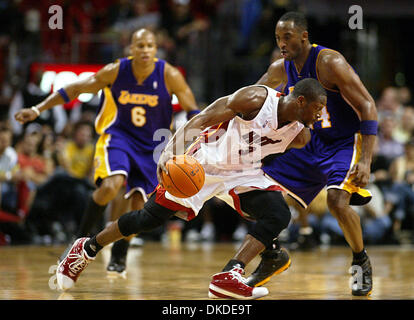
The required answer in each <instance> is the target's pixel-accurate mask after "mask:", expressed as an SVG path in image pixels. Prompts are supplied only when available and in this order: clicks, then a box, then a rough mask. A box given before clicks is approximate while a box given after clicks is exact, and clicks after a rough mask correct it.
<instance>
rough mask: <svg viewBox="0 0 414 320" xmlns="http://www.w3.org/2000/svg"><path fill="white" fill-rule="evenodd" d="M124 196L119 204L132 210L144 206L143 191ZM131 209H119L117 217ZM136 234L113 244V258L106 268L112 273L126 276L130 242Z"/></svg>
mask: <svg viewBox="0 0 414 320" xmlns="http://www.w3.org/2000/svg"><path fill="white" fill-rule="evenodd" d="M122 198H123V199H122V200H120V201H119V205H121V207H124V208H125V207H126V208H130V210H133V211H138V210H141V209H142V208H143V207H144V204H145V199H144V196H143V195H142V193H141V192H134V193H133V194H132V195H131V196H130V197H129V198H128V199H124V197H122ZM130 210H123V211H121V210H117V212H118V215H117V216H116V219H118V218H120V217H121V216H122V214H123V213H124V212H128V211H130ZM116 219H114V220H116ZM134 236H135V235H131V236H129V237H125V238H122V239H120V240H118V241H116V242H115V243H114V244H113V246H112V248H111V258H110V260H109V263H108V266H107V268H106V270H107V271H108V273H109V274H110V275H121V276H124V277H125V276H126V261H127V254H128V249H129V244H130V242H131V240H132V238H133V237H134Z"/></svg>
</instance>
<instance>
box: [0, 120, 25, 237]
mask: <svg viewBox="0 0 414 320" xmlns="http://www.w3.org/2000/svg"><path fill="white" fill-rule="evenodd" d="M11 141H12V131H11V129H10V128H9V127H8V126H7V125H5V124H0V245H2V244H7V243H10V242H11V243H16V242H20V241H22V240H27V236H26V235H25V232H24V230H23V228H22V227H21V225H20V222H21V221H22V220H23V219H24V218H25V217H26V215H27V213H28V203H27V202H28V188H27V185H26V183H25V181H24V180H23V177H22V175H21V173H20V172H19V169H18V163H17V159H18V157H17V153H16V151H15V150H14V148H13V147H12V146H11ZM6 235H7V236H6Z"/></svg>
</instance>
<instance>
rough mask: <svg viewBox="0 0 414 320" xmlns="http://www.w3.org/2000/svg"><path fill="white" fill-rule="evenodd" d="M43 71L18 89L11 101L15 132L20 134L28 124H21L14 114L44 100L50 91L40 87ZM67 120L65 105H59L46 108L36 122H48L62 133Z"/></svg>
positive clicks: (57, 131)
mask: <svg viewBox="0 0 414 320" xmlns="http://www.w3.org/2000/svg"><path fill="white" fill-rule="evenodd" d="M42 75H43V71H42V70H39V71H38V72H36V73H35V74H34V75H33V79H31V80H29V82H28V83H27V85H26V86H25V87H24V88H23V89H22V90H18V91H17V92H16V93H15V94H14V96H13V99H12V101H11V103H10V109H9V121H10V123H11V125H12V128H13V134H14V135H16V136H18V135H21V134H22V133H23V132H24V129H25V127H27V125H21V124H20V123H19V122H17V121H16V120H15V119H14V115H15V113H16V112H18V111H19V110H20V109H23V108H30V107H32V106H34V105H36V104H38V103H39V102H40V101H42V100H44V99H45V98H46V97H47V96H48V95H49V94H50V93H49V92H44V91H43V90H42V89H41V87H40V82H41V80H42ZM66 121H67V116H66V113H65V110H64V109H63V106H62V105H60V106H57V107H56V108H53V109H52V110H46V111H45V112H42V114H41V115H40V116H39V117H38V118H37V119H36V120H35V122H36V123H39V124H41V125H43V124H47V125H49V126H51V127H52V128H53V130H54V131H55V132H56V133H60V132H61V131H62V130H63V127H64V126H65V124H66Z"/></svg>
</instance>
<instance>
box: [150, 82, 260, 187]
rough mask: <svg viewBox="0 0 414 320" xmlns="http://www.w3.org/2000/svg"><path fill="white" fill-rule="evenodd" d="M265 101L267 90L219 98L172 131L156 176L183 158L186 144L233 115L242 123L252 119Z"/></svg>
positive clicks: (248, 90) (251, 89)
mask: <svg viewBox="0 0 414 320" xmlns="http://www.w3.org/2000/svg"><path fill="white" fill-rule="evenodd" d="M266 97H267V90H266V89H265V88H263V87H258V86H249V87H244V88H242V89H239V90H237V91H236V92H235V93H233V94H232V95H230V96H225V97H222V98H219V99H217V100H216V101H214V102H213V103H212V104H210V105H209V106H207V107H206V108H205V109H204V110H203V111H202V112H201V113H199V114H197V115H196V116H195V117H193V118H191V119H190V120H189V121H188V122H187V123H186V124H185V125H183V126H182V127H180V128H179V129H178V130H177V131H176V133H175V134H174V136H173V137H172V139H171V140H170V142H169V143H168V144H167V146H166V147H165V149H164V151H163V153H162V154H161V157H160V160H159V162H158V170H157V173H158V175H159V174H160V170H163V171H165V163H166V162H167V161H168V160H169V159H170V158H172V157H173V156H174V155H179V154H183V153H184V151H185V146H186V145H187V144H188V142H192V141H193V140H194V139H195V138H197V137H198V136H199V135H200V133H201V132H202V131H203V130H205V129H207V128H208V127H211V126H213V125H216V124H219V123H221V122H225V121H228V120H231V119H233V118H234V117H235V116H236V115H240V116H242V117H243V118H244V119H246V120H250V119H253V118H254V116H255V115H256V114H257V113H258V111H259V110H260V108H261V107H262V105H263V103H264V101H265V100H266ZM159 181H161V180H159Z"/></svg>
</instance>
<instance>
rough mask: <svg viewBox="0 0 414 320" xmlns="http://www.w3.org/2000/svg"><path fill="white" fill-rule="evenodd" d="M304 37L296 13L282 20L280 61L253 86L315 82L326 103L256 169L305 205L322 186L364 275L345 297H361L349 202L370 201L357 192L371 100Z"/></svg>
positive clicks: (365, 168)
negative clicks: (295, 146) (299, 141)
mask: <svg viewBox="0 0 414 320" xmlns="http://www.w3.org/2000/svg"><path fill="white" fill-rule="evenodd" d="M308 36H309V35H308V31H307V22H306V19H305V17H304V16H303V14H301V13H298V12H289V13H286V14H285V15H283V16H282V17H281V18H280V19H279V21H278V22H277V25H276V42H277V45H278V47H279V48H280V50H281V54H282V58H281V59H279V60H277V61H275V62H274V63H272V64H271V65H270V67H269V69H268V70H267V72H266V73H265V74H264V75H263V76H262V78H261V79H260V80H259V81H258V84H264V85H267V86H269V87H272V88H276V87H278V86H282V88H284V89H282V90H283V91H284V93H285V94H288V93H289V92H290V91H291V90H292V89H293V88H294V85H295V84H296V83H297V82H298V81H300V80H301V79H304V78H314V79H317V80H318V81H319V82H320V84H321V85H322V86H323V87H324V88H325V89H326V90H327V94H328V102H327V105H326V107H325V108H323V110H322V115H321V118H320V119H319V121H318V122H316V123H315V124H314V125H313V130H311V141H310V143H309V144H308V145H306V147H305V148H303V149H300V150H291V151H289V152H288V153H286V154H285V155H282V156H280V157H277V158H275V159H273V160H272V161H270V162H268V163H266V164H265V165H264V167H263V170H264V172H266V173H267V174H268V175H269V176H271V177H272V178H273V179H274V180H275V181H277V182H278V183H279V184H281V185H283V186H284V187H285V188H286V189H287V190H288V193H289V194H290V195H291V196H292V197H293V198H294V199H296V200H297V201H298V202H299V203H300V204H301V205H302V206H303V207H305V208H306V206H307V205H309V204H310V202H311V201H312V200H313V199H314V198H315V197H316V196H317V195H318V193H319V192H320V191H321V190H322V189H323V188H324V187H325V186H327V189H328V195H327V204H328V208H329V211H330V212H331V213H332V215H333V216H334V217H335V218H336V219H337V221H338V223H339V225H340V227H341V229H342V230H343V232H344V235H345V239H346V240H347V242H348V244H349V245H350V247H351V249H352V252H353V261H352V265H358V266H360V267H362V270H363V283H362V286H358V288H355V286H354V287H353V289H352V294H353V295H357V296H365V295H369V294H370V293H371V291H372V268H371V264H370V260H369V258H368V255H367V253H366V250H365V249H364V244H363V238H362V231H361V224H360V219H359V216H358V214H357V213H356V212H355V211H354V210H353V209H352V208H351V207H350V204H352V205H362V204H365V203H367V202H368V201H369V200H370V199H371V194H370V193H369V191H367V190H364V189H362V188H363V187H364V186H366V185H367V183H368V180H369V176H370V165H371V158H372V151H373V147H374V142H375V138H376V133H377V111H376V107H375V103H374V100H373V99H372V97H371V95H370V94H369V93H368V91H367V89H366V88H365V87H364V85H363V84H362V82H361V80H360V79H359V77H358V75H357V74H356V73H355V72H354V70H353V69H352V67H351V66H350V65H349V64H348V63H347V61H346V60H345V58H344V57H343V56H342V55H341V54H340V53H339V52H337V51H334V50H331V49H328V48H325V47H322V46H320V45H316V44H311V43H310V41H309V38H308ZM264 260H265V259H263V257H262V262H261V264H262V265H266V264H271V261H268V262H266V261H264ZM268 271H269V272H271V268H268ZM254 274H256V275H257V277H256V276H253V277H251V278H249V279H248V283H249V284H250V285H252V286H253V285H257V283H258V281H260V280H261V279H262V278H264V277H266V276H267V275H268V274H266V272H264V271H263V270H256V272H255V273H254ZM258 275H260V277H259V276H258Z"/></svg>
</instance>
